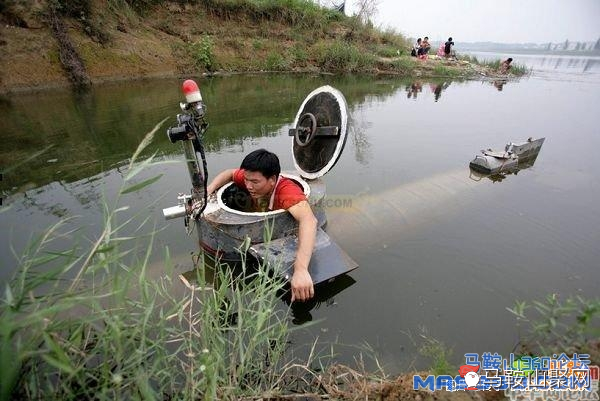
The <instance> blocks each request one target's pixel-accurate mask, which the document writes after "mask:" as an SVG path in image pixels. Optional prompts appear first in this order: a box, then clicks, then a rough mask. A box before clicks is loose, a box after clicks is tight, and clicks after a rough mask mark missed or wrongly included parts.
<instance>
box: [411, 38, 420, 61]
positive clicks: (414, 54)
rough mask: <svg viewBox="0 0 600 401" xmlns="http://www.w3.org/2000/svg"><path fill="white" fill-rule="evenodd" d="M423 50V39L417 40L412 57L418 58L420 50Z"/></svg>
mask: <svg viewBox="0 0 600 401" xmlns="http://www.w3.org/2000/svg"><path fill="white" fill-rule="evenodd" d="M420 48H421V38H419V39H417V43H415V44H414V46H413V48H412V50H411V52H410V55H411V56H413V57H417V55H418V52H419V49H420Z"/></svg>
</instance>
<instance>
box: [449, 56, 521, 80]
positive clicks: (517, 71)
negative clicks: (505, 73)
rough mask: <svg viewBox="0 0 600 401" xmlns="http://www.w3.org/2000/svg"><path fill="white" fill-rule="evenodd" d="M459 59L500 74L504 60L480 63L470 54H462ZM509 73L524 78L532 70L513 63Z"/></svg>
mask: <svg viewBox="0 0 600 401" xmlns="http://www.w3.org/2000/svg"><path fill="white" fill-rule="evenodd" d="M458 59H459V60H462V61H468V62H469V63H471V64H477V65H481V66H485V67H487V68H489V69H491V70H493V71H498V72H499V71H500V64H501V63H502V60H500V59H496V60H488V61H479V60H478V59H477V57H475V56H470V55H468V54H461V55H460V56H458ZM509 72H510V73H511V74H513V75H517V76H523V75H527V74H529V73H531V69H530V68H527V67H526V66H524V65H522V64H518V63H514V62H513V63H511V66H510V71H509Z"/></svg>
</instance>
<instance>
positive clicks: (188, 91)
mask: <svg viewBox="0 0 600 401" xmlns="http://www.w3.org/2000/svg"><path fill="white" fill-rule="evenodd" d="M182 89H183V94H184V95H185V101H186V102H188V103H190V104H191V103H197V102H201V101H202V95H201V94H200V88H198V84H197V83H196V81H194V80H193V79H188V80H186V81H185V82H184V83H183V86H182Z"/></svg>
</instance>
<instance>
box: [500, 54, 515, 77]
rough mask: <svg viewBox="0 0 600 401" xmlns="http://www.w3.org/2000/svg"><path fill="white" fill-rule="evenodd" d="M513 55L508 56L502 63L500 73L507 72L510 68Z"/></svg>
mask: <svg viewBox="0 0 600 401" xmlns="http://www.w3.org/2000/svg"><path fill="white" fill-rule="evenodd" d="M512 60H513V59H512V57H509V58H507V59H506V60H504V61H503V62H502V63H500V73H501V74H506V73H508V70H510V63H512Z"/></svg>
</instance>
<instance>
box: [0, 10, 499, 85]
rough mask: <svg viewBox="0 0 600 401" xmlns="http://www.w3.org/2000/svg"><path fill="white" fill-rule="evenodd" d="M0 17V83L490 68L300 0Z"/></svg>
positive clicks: (2, 13)
mask: <svg viewBox="0 0 600 401" xmlns="http://www.w3.org/2000/svg"><path fill="white" fill-rule="evenodd" d="M0 17H1V18H2V22H3V23H2V26H1V27H0V34H1V37H2V42H1V44H2V50H3V52H4V56H3V57H2V59H1V60H0V67H1V68H0V70H1V71H2V73H1V74H2V75H1V80H0V90H1V91H3V92H6V91H9V90H16V89H19V88H31V87H45V86H54V85H65V84H67V83H68V82H69V78H68V77H69V75H71V76H72V75H73V70H75V72H76V73H78V74H83V75H81V76H80V78H79V80H80V81H82V82H85V78H86V77H89V79H90V80H91V81H92V82H101V81H103V80H114V79H122V78H125V79H127V78H140V77H154V76H179V75H190V76H198V75H200V74H203V73H232V72H250V71H252V72H257V71H285V72H310V73H323V72H327V73H368V74H379V73H386V74H397V75H404V76H411V75H419V76H445V77H453V76H462V77H470V76H480V75H481V73H482V72H483V73H484V75H488V74H492V75H493V74H494V71H493V70H490V69H487V68H484V67H481V66H477V65H471V64H465V63H460V62H450V61H446V60H444V61H440V60H428V61H424V62H417V61H416V60H415V59H413V58H411V57H410V56H409V51H410V46H411V43H409V41H408V40H407V38H405V37H403V36H402V35H400V34H398V33H396V32H393V31H382V30H380V29H377V28H376V27H373V26H372V25H371V24H369V23H364V22H363V21H361V19H360V18H358V17H356V16H346V15H344V14H341V13H339V12H337V11H333V10H330V9H326V8H321V7H320V6H318V5H316V4H314V3H313V2H311V1H306V0H204V1H200V0H196V1H194V0H190V1H186V2H181V1H180V2H177V1H159V0H108V1H100V0H76V1H71V0H69V1H67V0H45V1H40V2H35V3H31V2H30V1H27V0H10V1H8V2H5V3H3V5H2V7H1V8H0ZM52 27H54V29H52ZM65 42H66V43H65ZM69 49H74V51H71V50H69ZM79 60H80V61H81V63H80V62H79Z"/></svg>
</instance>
